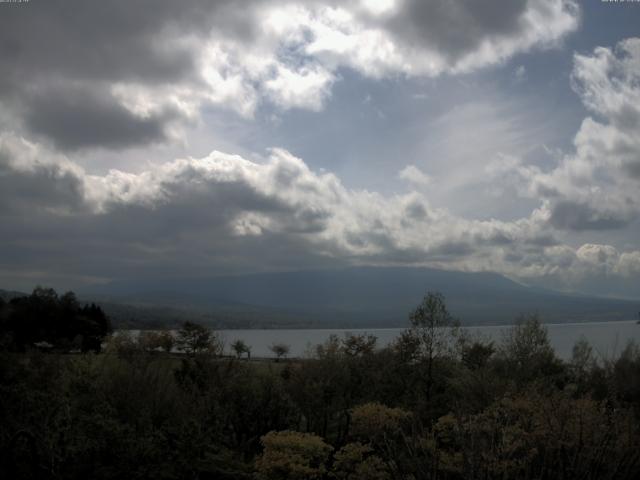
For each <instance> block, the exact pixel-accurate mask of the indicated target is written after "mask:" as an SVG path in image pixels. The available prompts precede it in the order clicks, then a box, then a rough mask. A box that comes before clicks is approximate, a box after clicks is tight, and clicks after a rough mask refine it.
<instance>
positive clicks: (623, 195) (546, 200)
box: [494, 38, 640, 231]
mask: <svg viewBox="0 0 640 480" xmlns="http://www.w3.org/2000/svg"><path fill="white" fill-rule="evenodd" d="M572 86H573V88H574V90H575V91H576V93H577V94H578V95H579V96H580V98H581V100H582V102H583V103H584V105H585V106H586V107H587V108H588V109H589V110H590V111H591V112H592V113H593V115H594V116H593V117H587V118H585V119H584V120H583V122H582V124H581V126H580V129H579V130H578V132H577V134H576V136H575V138H574V145H575V151H574V152H571V153H569V154H567V155H564V157H562V158H561V159H560V161H559V162H558V164H557V165H556V166H555V168H551V169H549V170H542V169H541V168H540V167H538V166H536V165H531V164H527V163H525V162H522V161H518V160H517V159H516V160H514V159H512V160H511V161H510V162H509V163H508V164H503V165H502V167H499V166H497V167H496V168H497V170H501V173H500V174H499V175H498V176H500V175H502V178H503V179H505V180H506V179H509V181H510V182H512V183H513V184H516V185H518V191H519V192H520V194H521V195H523V196H528V197H531V198H536V199H540V200H541V201H542V207H543V209H544V211H545V212H546V213H545V214H546V216H547V219H548V222H549V223H550V224H551V225H552V226H554V227H555V228H558V229H565V230H575V231H586V230H614V229H620V228H623V227H625V226H627V225H629V224H630V223H631V222H633V221H634V220H636V219H637V218H638V215H639V213H640V197H639V196H638V194H637V192H638V188H640V177H639V176H638V175H637V174H636V173H637V165H638V159H639V158H640V128H639V127H640V39H639V38H631V39H627V40H624V41H622V42H620V43H619V44H618V45H617V47H616V48H615V50H612V49H609V48H604V47H598V48H596V49H595V50H594V52H593V54H592V55H579V54H576V55H575V56H574V68H573V73H572ZM496 165H497V164H494V166H496ZM494 173H496V172H495V171H494Z"/></svg>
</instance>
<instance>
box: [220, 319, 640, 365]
mask: <svg viewBox="0 0 640 480" xmlns="http://www.w3.org/2000/svg"><path fill="white" fill-rule="evenodd" d="M545 326H546V327H547V330H548V332H549V339H550V341H551V344H552V345H553V348H554V349H555V350H556V353H557V355H558V356H559V357H561V358H564V359H569V358H571V352H572V349H573V345H574V344H575V343H576V342H577V341H578V340H580V339H581V338H585V339H586V340H587V341H588V342H589V343H590V344H591V346H592V347H593V349H594V353H596V354H597V355H599V356H601V357H603V358H610V357H611V356H616V355H618V354H620V352H621V351H622V350H623V349H624V347H625V345H626V344H627V342H628V341H629V340H632V339H633V340H635V341H636V342H638V343H640V325H638V324H636V322H635V321H624V322H602V323H564V324H545ZM508 328H509V326H508V325H507V326H505V325H501V326H476V327H465V329H466V330H468V331H469V333H471V334H472V335H482V336H484V337H485V338H488V339H491V340H494V341H495V342H496V343H499V342H500V341H501V339H502V338H503V335H504V332H505V330H507V329H508ZM402 330H404V329H402V328H370V329H309V330H302V329H295V330H219V333H220V334H221V335H222V337H223V339H224V341H225V343H226V348H225V350H226V351H227V352H228V351H229V344H230V343H231V342H233V341H234V340H238V339H240V340H243V341H244V342H245V343H246V344H247V345H249V346H251V355H252V357H273V353H272V352H271V351H270V350H269V346H270V345H272V344H273V343H284V344H287V345H289V346H290V348H291V352H290V354H289V356H290V357H303V356H305V354H306V352H307V351H308V350H309V348H310V347H312V346H314V345H317V344H319V343H323V342H324V341H325V340H327V339H328V338H329V336H330V335H332V334H335V335H338V336H339V337H341V338H342V337H343V336H344V334H345V333H347V332H351V333H354V334H362V333H369V334H371V335H375V336H376V337H378V346H384V345H388V344H389V343H390V342H391V341H393V340H394V339H395V338H396V337H397V336H398V335H399V334H400V332H402Z"/></svg>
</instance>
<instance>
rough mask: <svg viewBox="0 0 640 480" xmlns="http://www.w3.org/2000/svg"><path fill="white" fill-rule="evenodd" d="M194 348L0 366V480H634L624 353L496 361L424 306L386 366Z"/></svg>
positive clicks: (636, 369)
mask: <svg viewBox="0 0 640 480" xmlns="http://www.w3.org/2000/svg"><path fill="white" fill-rule="evenodd" d="M205 330H206V329H204V327H199V328H196V327H195V326H193V325H189V326H188V328H184V329H183V332H182V334H180V335H178V336H177V338H179V339H180V342H186V343H185V345H187V346H188V348H187V350H188V353H187V352H185V353H183V354H178V353H176V352H175V351H173V350H172V349H171V348H170V347H168V346H167V345H169V343H167V342H169V341H170V338H169V337H168V336H166V335H165V336H164V337H166V338H164V339H163V338H162V336H158V335H159V334H158V335H156V336H154V335H140V336H137V337H136V336H133V335H115V336H113V337H111V339H110V340H109V342H108V348H107V350H106V351H107V352H108V353H105V354H101V355H57V354H45V353H42V352H39V351H33V350H32V351H29V352H27V353H15V352H4V353H0V427H1V428H0V478H10V479H21V478H35V479H54V478H56V479H58V478H60V479H86V478H95V479H111V478H117V479H119V478H128V479H147V478H149V479H151V478H154V479H156V478H160V479H184V478H189V479H263V480H271V479H274V480H275V479H277V480H281V479H323V480H324V479H345V480H347V479H348V480H395V479H407V480H414V479H415V480H418V479H427V480H429V479H434V480H436V479H437V480H463V479H472V480H473V479H478V480H480V479H482V480H494V479H495V480H498V479H500V480H507V479H566V480H570V479H576V480H577V479H594V480H595V479H636V478H640V452H639V450H638V445H640V428H639V426H640V422H639V418H640V348H638V346H636V345H635V344H629V346H627V348H626V349H624V351H623V352H622V353H621V354H620V355H619V356H618V357H616V358H608V359H603V358H597V357H596V356H595V355H594V353H593V350H592V349H591V347H590V346H589V345H588V344H587V343H586V342H584V341H581V342H578V343H577V344H576V347H575V349H574V354H573V357H572V359H571V360H568V361H564V360H560V359H559V358H557V357H556V356H555V353H554V351H553V350H552V348H551V347H550V344H549V339H548V337H547V332H546V329H545V328H544V326H543V325H542V324H541V323H540V322H539V320H538V318H537V317H535V316H526V317H523V318H521V319H519V320H518V324H517V325H516V326H515V327H513V328H512V329H511V330H510V331H509V333H508V334H507V335H505V337H504V339H503V340H502V341H501V342H495V343H492V342H488V341H486V340H484V339H483V338H480V337H470V336H469V335H468V334H465V333H464V331H463V330H461V329H459V328H458V327H457V326H456V324H455V322H453V321H452V319H451V318H450V316H449V315H448V313H447V311H446V305H445V304H444V299H443V298H442V297H441V296H439V295H432V294H429V295H427V297H426V298H425V301H424V302H422V303H421V306H420V307H419V308H418V309H417V310H416V311H414V312H413V314H412V316H411V324H410V328H409V329H408V330H407V331H406V332H405V333H404V335H402V336H401V337H399V338H398V339H397V340H396V341H395V342H394V343H392V344H391V345H389V346H387V347H385V348H379V347H378V346H377V345H376V338H375V337H373V336H370V335H350V334H348V335H345V336H344V337H338V336H332V337H331V338H329V339H328V340H327V341H326V342H325V343H323V344H321V345H317V346H316V347H315V348H314V349H313V351H312V352H310V355H309V357H308V358H304V359H284V358H283V359H281V360H280V361H279V362H275V361H267V360H256V359H253V360H251V361H248V360H246V359H244V358H242V359H240V357H241V356H242V355H241V352H243V351H244V349H241V348H236V347H237V346H236V347H233V346H232V350H233V351H234V352H235V353H236V354H235V355H231V356H228V357H224V356H222V355H221V349H220V348H218V346H219V345H220V342H219V340H218V339H217V338H216V335H215V332H210V331H209V332H206V331H205ZM204 340H206V341H204Z"/></svg>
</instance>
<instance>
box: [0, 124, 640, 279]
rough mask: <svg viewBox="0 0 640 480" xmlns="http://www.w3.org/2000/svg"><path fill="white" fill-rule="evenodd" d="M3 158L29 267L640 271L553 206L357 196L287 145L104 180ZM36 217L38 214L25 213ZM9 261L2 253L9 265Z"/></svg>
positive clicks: (14, 154)
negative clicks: (499, 207) (486, 216)
mask: <svg viewBox="0 0 640 480" xmlns="http://www.w3.org/2000/svg"><path fill="white" fill-rule="evenodd" d="M0 159H2V161H1V162H0V173H1V175H0V179H1V182H0V183H1V185H0V187H2V188H0V192H2V204H3V205H4V207H3V208H4V210H3V211H4V215H3V218H4V221H3V228H4V231H5V234H4V235H3V239H2V241H1V242H0V244H1V245H0V246H2V248H4V249H5V250H4V251H7V252H11V251H12V249H16V248H18V247H17V245H18V244H19V248H20V249H21V251H24V250H25V249H27V251H28V252H29V255H28V260H25V259H24V258H22V259H21V260H19V262H20V268H27V269H28V267H31V269H34V268H35V267H36V265H35V264H34V265H23V264H22V263H24V262H25V261H26V262H27V263H29V262H35V263H42V265H39V266H38V268H43V269H45V270H46V268H47V266H48V267H49V268H53V269H54V270H56V271H58V272H59V273H60V274H65V275H74V274H75V275H78V276H84V277H86V276H95V273H96V271H104V272H105V275H109V272H110V271H112V270H116V271H118V272H120V273H111V274H116V275H118V274H119V275H125V274H126V273H127V272H128V271H130V269H131V268H132V266H133V265H135V268H136V271H138V272H142V274H144V272H146V271H149V272H151V271H154V269H157V268H162V267H164V268H166V269H167V270H169V271H174V270H175V271H178V272H179V271H181V269H196V270H197V269H204V270H205V271H206V270H211V269H213V270H215V271H219V270H220V269H226V270H229V269H231V270H233V269H239V270H242V269H243V268H245V269H246V268H249V267H247V262H249V263H252V264H253V268H255V266H256V265H255V262H258V264H259V265H260V267H261V268H266V269H269V268H283V266H284V267H286V268H301V267H307V266H308V265H309V264H313V262H314V261H316V262H317V261H319V259H324V260H323V261H324V262H327V261H328V262H331V263H332V264H341V265H348V264H369V265H426V266H433V267H440V268H449V269H458V270H466V271H497V272H501V273H504V274H507V275H510V276H512V277H516V278H521V279H528V280H533V281H535V279H537V278H541V277H556V278H558V279H562V280H563V281H565V282H567V283H570V281H575V279H576V278H581V277H584V276H588V275H592V274H600V273H603V272H605V273H610V274H613V275H635V274H637V273H638V263H639V259H640V252H638V251H629V252H623V253H620V252H618V251H617V250H616V249H615V248H613V247H611V246H607V245H591V244H587V245H583V246H581V247H579V248H577V249H575V248H572V247H570V246H568V245H563V244H561V243H558V241H557V240H556V239H554V236H553V231H552V230H551V229H549V227H548V222H547V217H546V216H545V215H546V214H545V211H544V209H542V210H536V211H534V212H533V213H532V214H531V216H530V217H528V218H524V219H520V220H517V221H513V222H504V221H499V220H495V219H492V220H485V221H479V220H467V219H464V218H461V217H457V216H455V215H452V214H451V213H450V212H448V211H446V210H444V209H439V208H435V207H433V206H432V205H431V204H430V203H429V201H428V200H427V198H426V197H425V196H424V195H423V194H421V193H418V192H410V193H407V194H403V195H390V196H385V195H382V194H380V193H376V192H369V191H366V190H350V189H348V188H346V187H345V186H344V185H343V184H342V182H341V181H340V179H339V178H338V177H336V176H335V175H333V174H331V173H318V172H314V171H313V170H311V169H310V168H309V167H308V166H307V165H306V164H305V162H304V161H302V160H301V159H299V158H297V157H295V156H293V155H291V154H290V153H289V152H287V151H284V150H280V149H274V150H272V151H271V152H270V154H269V156H268V158H266V159H264V160H263V161H261V162H255V161H250V160H247V159H245V158H243V157H240V156H238V155H229V154H225V153H222V152H216V151H214V152H212V153H211V154H210V155H208V156H206V157H203V158H185V159H178V160H175V161H173V162H169V163H165V164H161V165H156V166H153V167H151V168H149V169H147V170H144V171H142V172H140V173H136V174H134V173H128V172H123V171H120V170H112V171H110V172H108V173H106V174H105V175H93V174H88V173H87V172H85V171H84V170H83V169H82V168H80V167H79V166H77V165H75V164H74V163H72V162H70V161H69V160H67V159H66V158H65V157H63V156H59V155H55V154H52V153H51V152H49V151H47V149H45V148H43V147H41V146H39V145H36V144H33V143H30V142H27V141H25V140H23V139H20V138H16V137H14V136H11V135H6V134H5V135H3V136H2V138H1V139H0ZM8 159H11V160H8ZM24 185H27V186H28V188H21V187H22V186H24ZM12 186H13V188H12ZM52 207H53V208H52ZM26 211H30V212H31V218H32V220H30V221H28V222H26V223H25V221H24V220H19V221H15V219H20V218H22V217H20V216H18V215H16V214H17V213H18V212H22V213H24V212H26ZM27 218H30V217H27ZM31 221H33V222H35V223H34V224H31V223H30V222H31ZM71 232H72V233H71ZM51 242H53V245H54V246H55V248H54V251H53V252H51V248H52V243H51ZM256 242H258V243H256ZM91 246H95V248H97V249H98V250H97V251H99V252H100V253H99V254H98V255H97V257H96V250H94V249H93V248H92V247H91ZM294 251H295V252H296V255H295V256H292V252H294ZM50 255H52V256H50ZM7 258H11V256H10V255H9V257H7ZM314 259H315V260H314ZM11 266H12V265H11V264H10V262H7V261H5V263H4V265H3V268H4V269H5V270H6V269H10V267H11ZM13 267H14V268H18V265H13ZM54 267H55V268H54ZM118 269H122V270H118ZM189 271H192V270H189Z"/></svg>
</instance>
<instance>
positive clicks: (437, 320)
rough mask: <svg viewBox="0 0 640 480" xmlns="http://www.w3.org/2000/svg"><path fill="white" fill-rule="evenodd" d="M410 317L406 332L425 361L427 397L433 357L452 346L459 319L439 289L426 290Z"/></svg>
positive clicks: (430, 384) (431, 381) (429, 390)
mask: <svg viewBox="0 0 640 480" xmlns="http://www.w3.org/2000/svg"><path fill="white" fill-rule="evenodd" d="M409 320H410V322H411V327H410V328H409V330H407V332H406V333H407V336H408V337H410V338H412V339H413V340H414V343H415V344H416V346H418V352H417V353H418V354H419V356H420V359H421V360H422V361H423V362H425V363H426V376H425V380H426V388H425V395H426V399H427V401H429V400H430V399H431V390H432V386H433V366H434V362H435V359H436V358H437V357H439V356H442V355H444V354H446V353H448V352H449V351H450V350H451V347H452V342H453V339H454V337H455V335H456V334H457V331H458V323H457V322H456V321H455V320H454V319H453V317H452V316H451V314H450V313H449V310H448V309H447V305H446V303H445V299H444V296H443V295H442V294H441V293H438V292H427V294H426V295H425V296H424V298H423V299H422V302H420V304H419V305H418V306H417V307H416V309H415V310H414V311H413V312H411V314H410V316H409ZM406 340H407V339H405V343H406ZM409 343H410V342H409Z"/></svg>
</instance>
